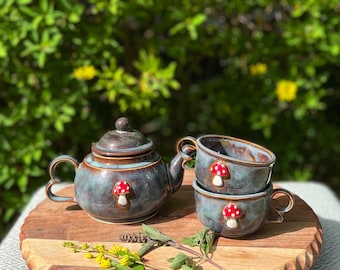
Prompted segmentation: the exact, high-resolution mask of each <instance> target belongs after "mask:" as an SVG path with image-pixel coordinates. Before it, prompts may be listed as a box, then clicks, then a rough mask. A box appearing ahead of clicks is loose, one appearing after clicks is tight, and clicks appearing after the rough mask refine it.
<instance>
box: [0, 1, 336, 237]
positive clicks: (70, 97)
mask: <svg viewBox="0 0 340 270" xmlns="http://www.w3.org/2000/svg"><path fill="white" fill-rule="evenodd" d="M339 25H340V4H339V2H338V1H336V0H329V1H326V0H306V1H302V0H301V1H297V0H296V1H267V0H259V1H251V0H244V1H222V0H200V1H194V0H191V1H189V0H181V1H178V0H171V1H169V0H164V1H155V0H133V1H129V0H126V1H121V0H98V1H95V0H78V1H71V0H59V1H53V0H36V1H33V0H7V1H1V6H0V130H1V131H0V163H1V166H0V168H1V169H0V190H1V191H0V192H1V197H0V213H1V221H0V236H3V235H4V233H5V232H6V230H8V228H9V227H10V225H11V223H12V222H13V221H14V220H15V218H16V217H17V215H18V214H19V213H20V211H21V209H22V208H23V207H24V205H25V204H26V203H27V202H28V200H29V198H30V196H31V194H32V192H33V191H34V190H36V189H37V188H38V187H40V186H42V185H44V184H46V183H47V182H48V180H49V178H48V173H47V168H48V165H49V162H50V161H51V160H52V159H53V158H55V157H56V156H58V155H60V154H69V155H73V156H74V157H76V158H77V159H78V160H79V161H81V160H82V159H83V157H84V155H86V154H87V153H89V152H90V145H91V142H94V141H97V140H98V139H99V138H100V137H101V136H102V135H103V134H104V133H105V132H106V131H107V130H110V129H113V128H114V127H113V126H114V122H115V120H116V118H118V117H119V116H127V117H129V119H130V123H131V126H133V127H134V128H136V129H140V130H141V131H142V132H144V133H145V134H146V135H147V136H149V137H151V138H152V139H153V140H154V143H155V145H156V146H157V149H158V152H160V154H161V155H162V156H163V157H164V159H165V160H169V159H170V158H171V157H172V156H173V155H174V154H175V143H176V141H177V139H179V138H180V137H182V136H184V135H193V136H199V135H200V134H205V133H217V134H227V135H231V136H237V137H241V138H243V139H247V140H251V141H253V142H256V143H259V144H262V145H263V146H265V147H267V148H269V149H271V150H272V151H273V152H274V153H275V154H276V155H277V162H276V165H275V166H274V174H273V180H282V179H285V180H292V179H294V180H296V181H307V180H317V181H322V182H325V183H326V184H327V185H330V186H331V187H332V188H333V189H334V190H336V191H337V192H338V194H340V192H339V190H340V180H339V176H340V166H339V164H340V159H339V152H340V140H339V138H340V134H339V133H340V131H339V122H340V120H339V115H340V107H339V100H340V92H339V86H340V70H339V63H340V61H339V60H340V58H339V56H340V42H339V28H338V27H339ZM64 170H65V175H66V176H68V180H72V176H73V174H72V172H71V170H72V169H71V168H64ZM68 170H70V172H68Z"/></svg>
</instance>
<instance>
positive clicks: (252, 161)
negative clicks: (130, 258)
mask: <svg viewBox="0 0 340 270" xmlns="http://www.w3.org/2000/svg"><path fill="white" fill-rule="evenodd" d="M193 157H194V159H195V165H194V170H195V178H196V179H193V183H192V186H193V188H194V192H195V205H196V212H197V216H198V219H199V220H200V222H201V223H202V224H203V225H204V226H206V227H209V228H210V229H212V230H213V231H215V232H217V233H219V234H220V235H221V236H224V237H232V238H235V237H241V236H244V235H247V234H250V233H252V232H254V231H256V230H258V229H259V228H260V227H261V226H263V225H264V224H266V223H269V222H275V223H281V222H282V221H283V214H284V213H286V212H288V211H290V209H291V208H292V207H293V205H294V198H293V196H292V195H291V193H290V192H289V191H287V190H284V189H273V186H272V183H271V181H270V178H271V173H272V167H273V165H274V162H275V156H274V154H273V153H272V152H271V151H269V150H267V149H265V148H264V147H262V146H259V145H256V144H254V143H251V142H247V141H244V140H241V139H237V138H232V137H228V136H221V135H205V136H202V137H199V138H197V139H196V138H193V137H184V138H182V139H180V140H179V142H178V144H177V155H176V156H175V157H174V158H173V159H172V161H171V162H170V164H165V163H164V162H163V160H162V158H161V156H160V155H159V154H158V153H157V152H156V151H155V146H154V144H153V142H152V141H151V140H150V139H149V138H146V137H145V136H144V135H143V134H142V133H140V132H139V131H136V130H133V129H130V127H129V123H128V119H126V118H124V117H122V118H119V119H118V120H117V121H116V123H115V130H111V131H108V132H107V133H106V134H104V136H103V137H102V138H100V140H99V141H98V142H96V143H93V144H92V148H91V153H90V154H88V155H87V156H86V157H85V158H84V160H83V161H82V162H78V161H77V160H76V159H74V158H73V157H71V156H68V155H62V156H59V157H57V158H55V159H54V160H53V161H52V162H51V164H50V166H49V174H50V178H51V180H50V181H49V183H48V184H47V185H46V194H47V196H48V198H49V199H51V200H52V201H55V202H65V201H71V202H77V203H78V204H79V206H80V207H81V208H82V209H83V210H84V211H86V212H87V213H88V214H89V215H90V216H91V217H92V218H93V219H95V220H97V221H100V222H108V223H136V222H142V221H144V220H146V219H149V218H151V217H153V216H154V215H156V214H157V212H158V211H159V209H160V207H161V206H162V205H163V204H164V202H165V201H166V199H167V198H168V197H169V196H170V195H171V194H173V193H174V192H176V191H177V190H178V189H179V188H180V186H181V184H182V181H183V174H184V169H186V168H187V166H186V164H187V162H188V161H190V160H192V159H193ZM64 162H66V163H71V164H72V165H73V166H74V168H75V177H74V197H63V196H59V195H56V194H54V193H53V191H52V187H53V186H54V185H55V184H57V183H59V182H60V181H61V180H60V179H59V178H58V176H57V175H56V168H57V166H58V164H60V163H64ZM279 193H282V194H283V195H284V196H287V197H288V199H289V202H288V204H287V205H286V206H285V207H283V208H273V206H272V202H273V197H274V196H275V195H276V194H279ZM271 208H273V210H274V211H275V213H276V214H277V217H275V218H274V219H270V218H269V213H270V210H271Z"/></svg>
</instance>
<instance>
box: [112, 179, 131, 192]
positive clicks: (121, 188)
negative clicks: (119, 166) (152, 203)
mask: <svg viewBox="0 0 340 270" xmlns="http://www.w3.org/2000/svg"><path fill="white" fill-rule="evenodd" d="M113 193H114V194H116V195H123V194H128V193H130V186H129V184H128V183H127V182H126V181H119V182H117V183H116V185H115V186H114V188H113Z"/></svg>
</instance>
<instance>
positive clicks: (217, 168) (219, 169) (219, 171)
mask: <svg viewBox="0 0 340 270" xmlns="http://www.w3.org/2000/svg"><path fill="white" fill-rule="evenodd" d="M210 171H211V173H212V174H215V175H218V176H222V177H224V176H227V175H229V170H228V168H227V166H226V165H225V164H224V163H222V162H220V161H217V162H215V163H214V164H213V165H212V166H211V168H210Z"/></svg>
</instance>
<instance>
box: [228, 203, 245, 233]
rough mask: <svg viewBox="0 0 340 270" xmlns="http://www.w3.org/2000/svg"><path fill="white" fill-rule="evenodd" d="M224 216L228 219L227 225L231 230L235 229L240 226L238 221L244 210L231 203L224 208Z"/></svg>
mask: <svg viewBox="0 0 340 270" xmlns="http://www.w3.org/2000/svg"><path fill="white" fill-rule="evenodd" d="M223 215H224V216H225V217H226V219H227V222H226V225H227V226H228V227H229V228H231V229H234V228H237V226H238V223H237V219H239V218H240V217H241V216H242V210H241V209H240V208H238V207H237V205H235V204H232V203H231V204H228V205H227V206H226V207H224V209H223Z"/></svg>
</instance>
